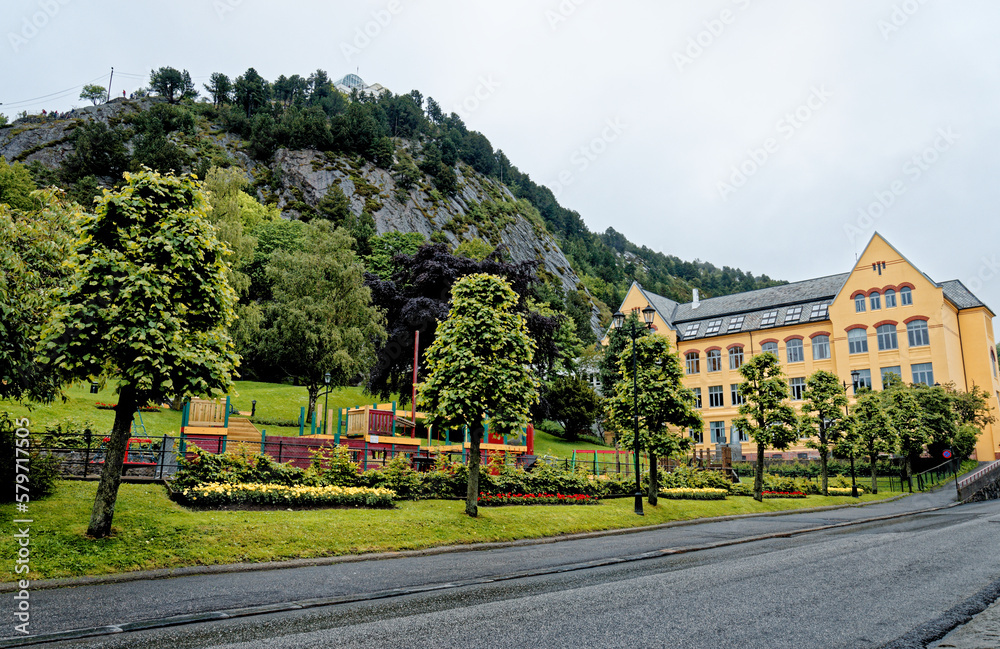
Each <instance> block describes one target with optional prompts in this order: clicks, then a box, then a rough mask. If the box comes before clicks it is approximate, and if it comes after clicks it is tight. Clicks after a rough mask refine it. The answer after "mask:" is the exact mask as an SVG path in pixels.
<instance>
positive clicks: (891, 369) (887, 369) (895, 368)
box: [882, 365, 903, 388]
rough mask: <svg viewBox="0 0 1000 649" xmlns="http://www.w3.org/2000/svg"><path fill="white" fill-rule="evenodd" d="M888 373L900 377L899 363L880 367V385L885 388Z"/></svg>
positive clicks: (901, 373) (901, 375) (901, 374)
mask: <svg viewBox="0 0 1000 649" xmlns="http://www.w3.org/2000/svg"><path fill="white" fill-rule="evenodd" d="M890 374H895V375H896V376H897V377H899V378H900V379H901V378H903V370H902V369H901V368H900V366H899V365H894V366H892V367H883V368H882V387H883V388H885V384H886V380H887V379H888V376H889V375H890Z"/></svg>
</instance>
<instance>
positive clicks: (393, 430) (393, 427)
mask: <svg viewBox="0 0 1000 649" xmlns="http://www.w3.org/2000/svg"><path fill="white" fill-rule="evenodd" d="M392 436H393V437H395V436H396V402H395V401H393V402H392Z"/></svg>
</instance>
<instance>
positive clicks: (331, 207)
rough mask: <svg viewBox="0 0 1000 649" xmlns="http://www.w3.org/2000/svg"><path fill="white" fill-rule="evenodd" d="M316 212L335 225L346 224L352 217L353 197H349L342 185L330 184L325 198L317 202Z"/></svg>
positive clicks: (324, 195)
mask: <svg viewBox="0 0 1000 649" xmlns="http://www.w3.org/2000/svg"><path fill="white" fill-rule="evenodd" d="M316 214H317V216H319V217H320V218H322V219H326V220H327V221H330V222H331V223H333V224H334V225H335V226H346V225H347V224H348V221H349V219H350V218H351V216H352V215H351V199H349V198H348V197H347V194H345V193H344V190H343V189H341V188H340V185H338V184H336V183H334V184H332V185H330V186H329V187H328V188H327V190H326V193H325V194H323V198H321V199H319V203H317V204H316Z"/></svg>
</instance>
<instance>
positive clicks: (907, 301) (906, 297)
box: [899, 286, 913, 306]
mask: <svg viewBox="0 0 1000 649" xmlns="http://www.w3.org/2000/svg"><path fill="white" fill-rule="evenodd" d="M899 303H900V304H902V305H903V306H910V305H911V304H913V291H911V290H910V287H909V286H904V287H903V288H901V289H899Z"/></svg>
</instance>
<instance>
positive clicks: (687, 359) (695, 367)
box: [684, 352, 701, 374]
mask: <svg viewBox="0 0 1000 649" xmlns="http://www.w3.org/2000/svg"><path fill="white" fill-rule="evenodd" d="M684 365H685V367H686V369H687V373H688V374H697V373H698V372H700V371H701V367H700V362H699V360H698V353H697V352H688V353H687V354H685V355H684Z"/></svg>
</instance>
